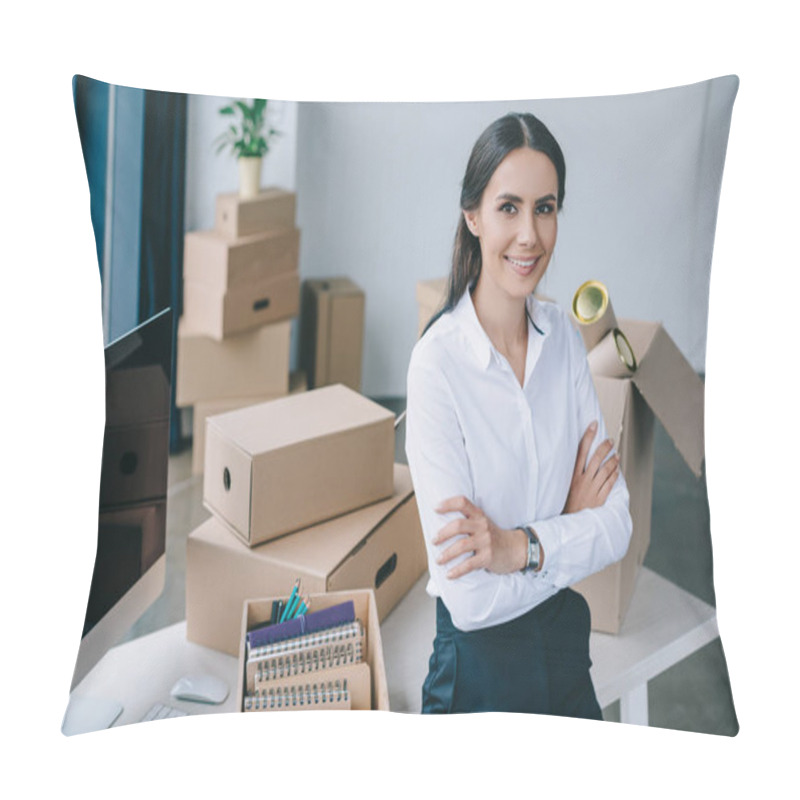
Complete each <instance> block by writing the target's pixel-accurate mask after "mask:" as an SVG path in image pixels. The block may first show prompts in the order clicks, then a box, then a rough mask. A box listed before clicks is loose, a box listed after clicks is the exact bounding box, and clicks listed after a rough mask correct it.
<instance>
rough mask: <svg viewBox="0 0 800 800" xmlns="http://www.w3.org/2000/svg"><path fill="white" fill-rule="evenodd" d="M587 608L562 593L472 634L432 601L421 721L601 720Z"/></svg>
mask: <svg viewBox="0 0 800 800" xmlns="http://www.w3.org/2000/svg"><path fill="white" fill-rule="evenodd" d="M590 630H591V619H590V613H589V606H588V604H587V603H586V601H585V600H584V599H583V597H582V596H581V595H580V594H578V593H577V592H575V591H573V590H572V589H562V590H561V591H559V592H558V593H557V594H555V595H554V596H553V597H551V598H550V599H548V600H546V601H545V602H544V603H542V604H541V605H539V606H537V607H536V608H533V609H531V611H529V612H527V613H526V614H523V615H522V616H521V617H518V618H517V619H513V620H511V621H510V622H505V623H503V624H501V625H495V626H493V627H490V628H483V629H481V630H477V631H468V632H465V631H461V630H459V629H458V628H456V627H455V626H454V625H453V621H452V619H451V618H450V613H449V612H448V610H447V608H446V607H445V605H444V603H443V602H442V601H441V599H437V601H436V638H435V639H434V642H433V654H432V655H431V658H430V664H429V669H428V677H427V678H426V679H425V683H424V684H423V687H422V713H423V714H458V713H464V712H472V711H516V712H524V713H528V714H556V715H560V716H565V717H583V718H587V719H598V720H599V719H602V718H603V717H602V713H601V711H600V706H599V705H598V703H597V697H596V695H595V693H594V687H593V686H592V680H591V677H590V675H589V668H590V667H591V661H590V659H589V633H590Z"/></svg>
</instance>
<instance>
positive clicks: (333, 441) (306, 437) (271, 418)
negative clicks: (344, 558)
mask: <svg viewBox="0 0 800 800" xmlns="http://www.w3.org/2000/svg"><path fill="white" fill-rule="evenodd" d="M393 463H394V414H392V412H391V411H388V410H387V409H385V408H383V407H382V406H380V405H378V404H377V403H375V402H373V401H372V400H369V399H368V398H366V397H364V396H363V395H361V394H359V393H358V392H354V391H353V390H352V389H348V388H347V387H346V386H342V385H341V384H336V385H335V386H325V387H323V388H322V389H314V390H313V391H310V392H303V393H300V394H296V395H289V396H287V397H282V398H280V399H278V400H273V401H270V402H267V403H261V404H259V405H255V406H248V407H247V408H240V409H238V410H236V411H230V412H228V413H227V414H219V415H217V416H215V417H209V418H208V419H207V420H206V461H205V472H204V475H203V503H204V505H205V506H206V508H208V510H209V511H211V513H212V514H215V515H217V516H218V517H220V518H221V519H223V520H224V521H225V522H226V523H227V524H228V526H229V527H230V528H232V529H233V530H234V531H235V532H236V533H237V534H238V535H239V536H240V537H241V538H242V540H243V541H244V542H246V543H247V544H249V545H250V546H251V547H252V546H253V545H257V544H260V543H262V542H266V541H268V540H270V539H275V538H277V537H278V536H282V535H283V534H285V533H290V532H291V531H296V530H299V529H301V528H306V527H308V526H309V525H314V524H315V523H317V522H321V521H323V520H326V519H331V518H332V517H336V516H338V515H340V514H346V513H347V512H349V511H353V510H355V509H356V508H360V507H361V506H366V505H369V504H370V503H376V502H378V501H379V500H383V499H384V498H387V497H391V495H392V494H393V491H394V480H393V470H392V464H393Z"/></svg>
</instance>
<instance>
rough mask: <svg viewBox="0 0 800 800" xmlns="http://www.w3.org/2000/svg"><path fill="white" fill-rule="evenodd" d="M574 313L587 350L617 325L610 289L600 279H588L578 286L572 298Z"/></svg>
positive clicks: (589, 350)
mask: <svg viewBox="0 0 800 800" xmlns="http://www.w3.org/2000/svg"><path fill="white" fill-rule="evenodd" d="M572 314H573V316H574V317H575V319H576V320H577V321H578V326H579V328H580V332H581V336H582V337H583V343H584V344H585V345H586V351H587V352H591V350H592V348H593V347H595V346H596V345H597V344H598V342H600V341H601V340H602V339H603V338H604V337H605V336H606V334H608V333H611V331H613V330H614V329H615V328H616V327H617V318H616V317H615V316H614V309H613V308H612V307H611V300H610V298H609V296H608V289H606V287H605V284H602V283H600V281H586V283H584V284H582V285H581V286H579V287H578V290H577V291H576V292H575V296H574V297H573V298H572Z"/></svg>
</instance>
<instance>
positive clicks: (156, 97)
mask: <svg viewBox="0 0 800 800" xmlns="http://www.w3.org/2000/svg"><path fill="white" fill-rule="evenodd" d="M186 120H187V96H186V95H184V94H175V93H173V92H154V91H147V92H145V101H144V143H143V151H144V152H143V169H142V215H141V240H140V245H141V246H140V253H141V259H140V273H139V321H140V322H144V321H145V320H147V319H149V318H150V317H151V316H153V314H157V313H158V312H159V311H161V310H162V309H164V308H167V307H170V308H172V325H173V330H172V343H173V348H174V349H173V353H174V354H175V358H173V365H172V412H171V419H170V452H176V451H178V450H180V449H182V448H183V447H184V446H185V445H186V444H187V441H186V440H184V439H183V437H182V436H181V425H180V414H179V413H178V410H177V408H176V407H175V364H176V359H177V332H178V319H179V317H180V316H181V313H182V312H183V232H184V231H183V228H184V195H185V178H186Z"/></svg>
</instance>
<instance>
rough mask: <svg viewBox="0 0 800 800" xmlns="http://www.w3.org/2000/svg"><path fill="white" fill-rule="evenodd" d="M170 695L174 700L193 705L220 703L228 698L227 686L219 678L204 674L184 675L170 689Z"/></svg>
mask: <svg viewBox="0 0 800 800" xmlns="http://www.w3.org/2000/svg"><path fill="white" fill-rule="evenodd" d="M170 694H171V695H172V696H173V697H174V698H175V699H176V700H190V701H192V702H194V703H212V704H214V705H216V704H217V703H221V702H222V701H223V700H224V699H225V698H226V697H227V696H228V685H227V684H226V683H225V681H223V680H222V679H221V678H217V677H215V676H214V675H207V674H204V673H195V674H192V675H184V676H183V677H182V678H179V679H178V680H177V681H176V682H175V685H174V686H173V687H172V691H171V692H170Z"/></svg>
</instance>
